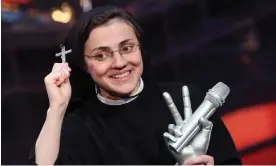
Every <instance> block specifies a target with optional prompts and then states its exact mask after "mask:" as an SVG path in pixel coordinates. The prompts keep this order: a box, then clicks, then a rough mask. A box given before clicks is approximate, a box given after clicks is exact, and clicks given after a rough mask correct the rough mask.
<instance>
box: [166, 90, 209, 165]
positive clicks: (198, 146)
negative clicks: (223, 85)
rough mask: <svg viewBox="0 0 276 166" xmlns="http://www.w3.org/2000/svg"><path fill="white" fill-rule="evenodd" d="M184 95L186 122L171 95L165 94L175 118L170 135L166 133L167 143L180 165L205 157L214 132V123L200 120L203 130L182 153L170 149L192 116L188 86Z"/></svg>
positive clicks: (170, 125) (169, 128) (170, 127)
mask: <svg viewBox="0 0 276 166" xmlns="http://www.w3.org/2000/svg"><path fill="white" fill-rule="evenodd" d="M182 95H183V103H184V116H185V118H184V120H183V119H182V117H181V115H180V114H179V112H178V110H177V108H176V106H175V104H174V102H173V100H172V98H171V96H170V94H169V93H167V92H165V93H164V94H163V96H164V99H165V101H166V103H167V105H168V107H169V110H170V111H171V113H172V116H173V117H174V120H175V123H176V125H174V124H169V126H168V130H169V133H167V132H166V133H164V138H165V141H166V143H167V145H168V148H169V150H170V152H171V153H172V155H173V156H174V157H175V159H176V160H177V162H178V164H183V163H184V161H185V160H187V159H188V158H191V157H195V156H199V155H205V154H206V152H207V150H208V146H209V142H210V137H211V132H212V127H213V124H212V122H210V121H208V120H207V119H204V118H201V119H200V120H199V122H198V123H199V125H200V126H201V130H200V131H199V132H198V133H197V134H196V135H195V136H194V137H193V138H192V139H191V141H190V142H189V143H188V145H187V146H185V147H183V148H182V149H181V150H180V152H177V151H175V150H174V149H173V148H170V146H169V143H170V142H176V141H177V140H178V139H179V138H180V137H181V135H182V132H183V130H182V128H183V125H185V123H186V122H187V120H188V119H189V118H190V117H191V116H192V108H191V101H190V95H189V89H188V87H187V86H183V88H182Z"/></svg>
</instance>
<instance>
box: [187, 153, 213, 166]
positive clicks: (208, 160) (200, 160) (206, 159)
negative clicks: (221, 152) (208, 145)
mask: <svg viewBox="0 0 276 166" xmlns="http://www.w3.org/2000/svg"><path fill="white" fill-rule="evenodd" d="M184 164H185V165H199V164H203V165H214V164H215V161H214V158H213V157H212V156H208V155H201V156H197V157H194V158H191V159H188V160H186V161H185V162H184Z"/></svg>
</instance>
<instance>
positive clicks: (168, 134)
mask: <svg viewBox="0 0 276 166" xmlns="http://www.w3.org/2000/svg"><path fill="white" fill-rule="evenodd" d="M163 136H164V138H165V139H166V140H167V141H170V142H176V138H175V137H174V136H173V135H171V134H170V133H167V132H165V133H164V134H163Z"/></svg>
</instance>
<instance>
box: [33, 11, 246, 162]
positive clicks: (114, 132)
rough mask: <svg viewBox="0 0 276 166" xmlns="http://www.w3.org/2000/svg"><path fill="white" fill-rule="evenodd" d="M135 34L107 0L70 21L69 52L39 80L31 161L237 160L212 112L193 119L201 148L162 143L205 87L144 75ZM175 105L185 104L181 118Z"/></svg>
mask: <svg viewBox="0 0 276 166" xmlns="http://www.w3.org/2000/svg"><path fill="white" fill-rule="evenodd" d="M143 40H145V39H144V38H143V37H142V31H141V28H140V27H139V25H138V23H137V22H136V21H135V19H134V17H133V16H132V15H131V14H130V13H128V12H127V11H125V10H124V9H121V8H118V7H115V6H103V7H97V8H93V9H92V10H91V11H89V12H87V13H85V14H84V15H83V16H82V17H80V18H79V19H78V20H77V21H76V23H75V24H74V25H73V26H72V28H71V30H70V31H69V33H68V35H67V37H66V38H65V40H64V43H63V45H64V46H65V48H66V49H71V50H72V52H71V53H70V54H68V56H67V58H66V59H67V62H63V63H54V65H53V67H52V71H51V72H50V73H49V74H48V75H47V76H46V77H45V79H44V82H45V87H46V90H47V95H48V99H49V107H48V110H47V116H46V119H45V122H44V125H43V127H42V129H41V131H40V134H39V136H38V138H37V140H36V142H35V145H34V147H33V149H32V151H31V154H30V158H29V161H30V163H31V164H37V165H44V164H47V165H53V164H55V165H175V164H178V165H182V164H185V165H198V164H203V165H214V164H218V165H224V164H226V165H239V164H241V160H240V158H239V155H238V153H237V150H236V148H235V145H234V143H233V140H232V138H231V135H230V134H229V132H228V130H227V128H226V127H225V125H224V124H223V122H222V120H221V119H220V116H219V114H214V115H213V116H212V118H210V119H209V120H206V119H201V120H200V121H199V124H200V126H201V131H200V132H198V134H197V135H196V136H195V137H196V138H197V139H195V140H198V139H200V140H202V142H201V144H202V146H196V145H197V144H195V143H194V142H193V141H191V143H190V144H188V145H187V146H186V147H184V148H183V150H182V151H181V153H175V152H173V151H172V150H170V149H169V148H168V145H167V142H168V140H169V141H173V140H174V139H175V138H176V137H177V136H179V135H181V130H179V128H177V127H176V123H182V122H183V123H185V121H186V120H187V119H189V117H190V116H191V115H192V113H193V111H192V109H191V103H190V101H191V102H192V103H193V105H194V106H198V105H199V104H200V103H201V102H202V99H203V97H204V95H205V93H201V92H200V90H199V88H197V87H196V86H193V85H187V86H184V85H185V84H184V83H181V84H180V83H161V82H156V81H154V80H151V78H152V77H151V68H150V63H149V56H148V55H146V54H145V52H144V46H143V42H142V41H143ZM188 87H189V89H188ZM164 92H167V93H164ZM172 99H173V100H172ZM183 101H184V102H183ZM183 107H185V109H184V108H183ZM177 108H178V109H179V110H180V109H182V110H185V111H179V112H180V115H181V117H175V116H174V115H175V113H176V112H177ZM182 117H183V119H182ZM179 121H180V122H179ZM179 132H180V133H179Z"/></svg>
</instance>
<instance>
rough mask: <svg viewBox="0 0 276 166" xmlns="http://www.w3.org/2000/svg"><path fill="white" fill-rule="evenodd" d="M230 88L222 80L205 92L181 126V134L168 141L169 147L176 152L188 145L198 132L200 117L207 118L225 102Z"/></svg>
mask: <svg viewBox="0 0 276 166" xmlns="http://www.w3.org/2000/svg"><path fill="white" fill-rule="evenodd" d="M229 92H230V89H229V87H228V86H227V85H225V84H224V83H222V82H219V83H217V84H216V85H215V86H214V87H213V88H212V89H210V90H209V91H208V92H207V95H206V96H205V98H204V101H203V102H202V103H201V105H200V106H199V107H198V108H197V109H196V111H195V112H194V113H193V114H192V116H191V117H190V118H189V119H188V120H187V122H186V123H184V124H183V126H181V130H182V135H181V137H179V138H176V141H175V142H169V143H168V145H169V148H170V149H171V150H173V151H175V152H177V153H180V152H181V150H182V149H183V148H184V147H186V146H187V145H188V143H189V142H190V141H191V139H192V138H193V137H194V136H195V135H196V134H197V133H198V132H199V130H200V125H199V120H200V118H202V117H203V118H205V119H209V118H210V116H211V115H213V114H214V112H215V111H216V109H217V108H218V107H220V106H222V104H223V103H224V102H225V99H226V97H227V96H228V94H229Z"/></svg>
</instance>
